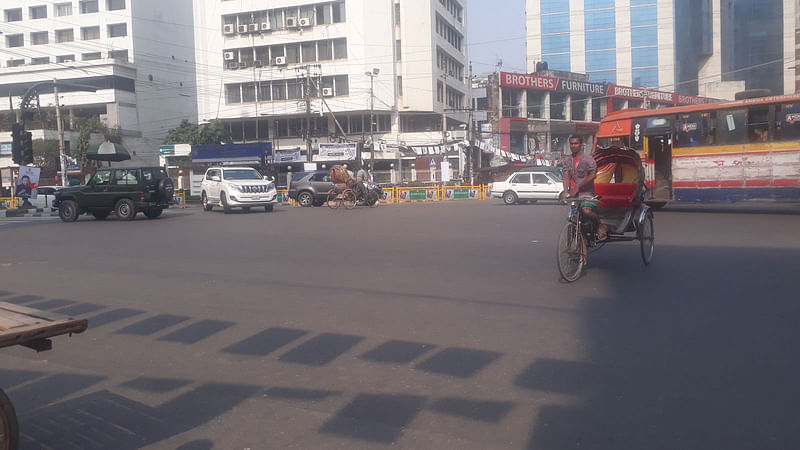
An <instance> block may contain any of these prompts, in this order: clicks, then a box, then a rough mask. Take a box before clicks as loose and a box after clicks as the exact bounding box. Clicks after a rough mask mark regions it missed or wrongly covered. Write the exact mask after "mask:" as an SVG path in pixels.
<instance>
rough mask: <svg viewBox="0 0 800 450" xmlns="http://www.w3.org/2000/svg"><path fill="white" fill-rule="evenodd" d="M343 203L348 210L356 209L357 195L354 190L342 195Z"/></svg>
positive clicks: (348, 190)
mask: <svg viewBox="0 0 800 450" xmlns="http://www.w3.org/2000/svg"><path fill="white" fill-rule="evenodd" d="M342 203H344V207H345V208H347V209H353V208H355V207H356V193H355V191H353V190H352V189H347V190H346V191H344V193H343V194H342Z"/></svg>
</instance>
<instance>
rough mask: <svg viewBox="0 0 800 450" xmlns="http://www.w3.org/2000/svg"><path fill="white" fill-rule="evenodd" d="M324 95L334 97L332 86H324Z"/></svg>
mask: <svg viewBox="0 0 800 450" xmlns="http://www.w3.org/2000/svg"><path fill="white" fill-rule="evenodd" d="M322 96H323V97H333V89H331V88H322Z"/></svg>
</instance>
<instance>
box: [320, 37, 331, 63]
mask: <svg viewBox="0 0 800 450" xmlns="http://www.w3.org/2000/svg"><path fill="white" fill-rule="evenodd" d="M317 58H319V60H320V61H330V60H331V59H333V45H332V44H331V41H319V42H317Z"/></svg>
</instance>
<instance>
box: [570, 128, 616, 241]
mask: <svg viewBox="0 0 800 450" xmlns="http://www.w3.org/2000/svg"><path fill="white" fill-rule="evenodd" d="M569 149H570V151H571V152H572V158H570V157H568V156H565V157H564V158H563V159H562V163H561V166H562V167H563V170H564V176H563V179H564V191H566V192H569V196H570V197H578V198H580V199H581V200H583V201H582V202H581V208H582V209H583V214H584V216H586V217H588V218H589V219H591V220H592V221H593V222H594V223H595V227H596V228H597V239H598V240H600V241H604V240H606V238H607V237H608V226H606V225H605V224H604V223H602V222H600V216H599V215H598V214H597V212H596V210H597V206H598V204H599V203H600V202H599V201H598V200H597V199H595V198H593V197H594V196H595V194H594V180H595V178H597V162H596V161H595V160H594V158H592V157H591V155H587V154H585V153H584V152H583V138H582V137H580V136H573V137H571V138H569Z"/></svg>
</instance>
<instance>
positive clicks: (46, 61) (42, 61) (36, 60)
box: [31, 56, 50, 66]
mask: <svg viewBox="0 0 800 450" xmlns="http://www.w3.org/2000/svg"><path fill="white" fill-rule="evenodd" d="M31 64H33V65H34V66H38V65H40V64H50V57H49V56H45V57H42V58H32V59H31Z"/></svg>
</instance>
